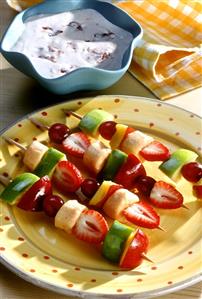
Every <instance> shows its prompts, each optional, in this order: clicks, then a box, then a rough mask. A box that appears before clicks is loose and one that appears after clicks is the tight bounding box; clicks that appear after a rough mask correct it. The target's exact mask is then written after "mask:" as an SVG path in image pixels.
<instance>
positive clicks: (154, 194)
mask: <svg viewBox="0 0 202 299" xmlns="http://www.w3.org/2000/svg"><path fill="white" fill-rule="evenodd" d="M149 200H150V202H151V203H152V204H153V205H154V206H156V207H158V208H162V209H176V208H180V207H181V206H182V204H183V196H182V194H181V193H180V192H179V191H177V190H176V189H175V188H174V187H173V186H172V185H170V184H168V183H166V182H163V181H159V182H156V183H155V184H154V187H153V188H152V190H151V193H150V197H149Z"/></svg>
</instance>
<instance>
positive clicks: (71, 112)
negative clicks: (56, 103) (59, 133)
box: [62, 109, 82, 120]
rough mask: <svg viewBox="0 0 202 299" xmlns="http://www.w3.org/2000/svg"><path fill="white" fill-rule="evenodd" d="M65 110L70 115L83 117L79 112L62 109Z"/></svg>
mask: <svg viewBox="0 0 202 299" xmlns="http://www.w3.org/2000/svg"><path fill="white" fill-rule="evenodd" d="M62 110H63V111H64V113H65V114H66V115H68V116H70V115H73V116H74V117H76V118H78V119H80V120H81V119H82V116H81V115H79V114H78V113H76V112H74V111H71V110H66V109H62Z"/></svg>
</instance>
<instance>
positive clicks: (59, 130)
mask: <svg viewBox="0 0 202 299" xmlns="http://www.w3.org/2000/svg"><path fill="white" fill-rule="evenodd" d="M69 133H70V129H69V128H68V127H67V126H66V125H65V124H60V123H55V124H53V125H52V126H51V127H50V128H49V130H48V135H49V138H50V140H51V141H52V142H55V143H62V141H63V140H64V139H65V138H66V137H67V136H68V135H69Z"/></svg>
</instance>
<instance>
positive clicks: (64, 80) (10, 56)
mask: <svg viewBox="0 0 202 299" xmlns="http://www.w3.org/2000/svg"><path fill="white" fill-rule="evenodd" d="M77 9H94V10H96V11H97V12H99V13H100V14H101V15H103V16H104V17H105V18H106V19H107V20H108V21H109V22H111V23H112V24H114V25H116V26H118V27H120V28H122V29H124V30H126V31H128V32H130V33H131V34H132V36H133V38H132V39H131V42H130V44H129V46H128V48H127V49H126V51H125V53H124V55H123V58H122V63H121V67H120V68H118V69H116V70H108V69H104V68H99V67H81V68H78V69H76V70H73V71H72V72H70V73H67V74H64V75H62V76H60V77H57V78H45V77H43V76H42V75H40V73H39V72H38V71H37V70H36V69H35V67H34V66H33V64H32V62H31V61H30V59H29V58H28V57H27V56H26V55H24V54H22V53H19V52H15V51H13V50H11V49H12V47H13V45H14V44H15V43H16V41H17V40H18V39H19V37H20V36H21V35H22V33H23V31H24V28H25V25H24V24H25V22H26V20H28V19H29V18H31V17H37V15H49V14H57V13H61V12H67V11H71V10H77ZM141 37H142V28H141V26H140V25H139V24H138V23H137V22H136V21H135V20H134V19H132V18H131V17H130V16H129V15H128V14H127V13H125V12H124V11H122V10H121V9H119V8H118V7H116V6H114V5H113V4H110V3H107V2H102V1H96V0H68V1H67V0H57V1H55V0H46V1H45V2H43V3H41V4H38V5H35V6H32V7H31V8H28V9H26V10H24V11H23V12H21V13H19V14H18V15H17V16H16V17H15V18H14V20H13V21H12V23H11V24H10V26H9V27H8V29H7V30H6V32H5V33H4V36H3V38H2V40H1V44H0V50H1V53H2V55H3V56H4V57H5V58H6V59H7V60H8V62H9V63H10V64H12V65H13V66H14V67H15V68H17V69H18V70H20V71H21V72H23V73H25V74H26V75H28V76H30V77H32V78H34V79H36V80H37V81H38V82H39V84H41V85H42V86H43V87H44V88H46V89H48V90H49V91H51V92H53V93H56V94H68V93H70V92H74V91H79V90H100V89H104V88H107V87H109V86H111V85H113V84H114V83H115V82H116V81H118V80H119V79H120V78H121V77H122V76H123V75H124V73H125V72H126V71H127V69H128V67H129V65H130V62H131V59H132V54H133V50H134V48H135V46H136V44H137V42H138V41H139V40H140V39H141ZM30 38H31V37H30Z"/></svg>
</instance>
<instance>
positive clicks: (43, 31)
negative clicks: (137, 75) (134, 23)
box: [11, 9, 133, 78]
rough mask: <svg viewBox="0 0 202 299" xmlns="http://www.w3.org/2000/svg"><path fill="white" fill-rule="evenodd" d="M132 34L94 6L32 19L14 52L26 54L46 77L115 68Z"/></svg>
mask: <svg viewBox="0 0 202 299" xmlns="http://www.w3.org/2000/svg"><path fill="white" fill-rule="evenodd" d="M132 39H133V36H132V34H131V33H129V32H128V31H125V30H123V29H122V28H120V27H118V26H115V25H113V24H112V23H111V22H109V21H108V20H107V19H105V18H104V17H103V16H102V15H101V14H100V13H98V12H97V11H96V10H93V9H81V10H74V11H70V12H64V13H58V14H54V15H38V16H35V18H33V17H32V18H29V19H28V20H27V21H26V23H25V29H24V31H23V33H22V35H21V36H20V37H19V39H18V40H17V42H16V43H15V45H14V46H13V47H12V49H11V50H12V51H16V52H20V53H23V54H25V55H26V56H27V57H28V58H29V59H30V60H31V62H32V64H33V65H34V67H35V69H36V71H37V72H38V73H39V74H40V75H41V76H43V77H45V78H57V77H60V76H62V75H64V74H66V73H69V72H71V71H73V70H75V69H77V68H80V67H97V68H102V69H107V70H116V69H119V68H120V67H121V63H122V58H123V54H124V52H125V50H126V49H127V48H128V46H129V44H130V43H131V41H132Z"/></svg>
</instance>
